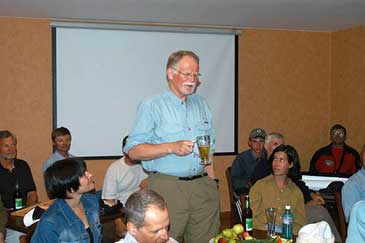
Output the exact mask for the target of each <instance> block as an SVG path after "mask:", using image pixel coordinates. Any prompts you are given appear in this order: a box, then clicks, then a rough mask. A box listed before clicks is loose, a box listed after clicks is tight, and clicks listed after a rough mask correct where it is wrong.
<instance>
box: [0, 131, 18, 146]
mask: <svg viewBox="0 0 365 243" xmlns="http://www.w3.org/2000/svg"><path fill="white" fill-rule="evenodd" d="M8 137H12V138H13V139H14V142H15V144H17V139H16V136H15V135H14V134H13V133H12V132H10V131H8V130H2V131H0V139H4V138H8Z"/></svg>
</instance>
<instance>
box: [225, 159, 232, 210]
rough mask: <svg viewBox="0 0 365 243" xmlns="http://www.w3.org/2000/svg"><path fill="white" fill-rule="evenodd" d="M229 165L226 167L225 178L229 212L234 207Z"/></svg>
mask: <svg viewBox="0 0 365 243" xmlns="http://www.w3.org/2000/svg"><path fill="white" fill-rule="evenodd" d="M231 168H232V167H231V166H229V167H228V168H227V169H226V178H227V184H228V192H229V202H230V204H231V212H233V210H234V208H233V205H234V200H233V187H232V181H231Z"/></svg>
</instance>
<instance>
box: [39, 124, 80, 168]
mask: <svg viewBox="0 0 365 243" xmlns="http://www.w3.org/2000/svg"><path fill="white" fill-rule="evenodd" d="M51 137H52V144H53V154H52V155H51V157H49V158H48V159H47V160H46V161H45V162H44V164H43V169H42V171H43V173H44V172H45V171H46V169H47V168H48V167H50V166H51V165H52V164H53V163H54V162H56V161H59V160H63V159H67V158H71V157H74V156H73V155H72V154H70V153H69V151H70V148H71V133H70V131H69V130H68V129H67V128H65V127H58V128H56V129H54V130H53V131H52V134H51Z"/></svg>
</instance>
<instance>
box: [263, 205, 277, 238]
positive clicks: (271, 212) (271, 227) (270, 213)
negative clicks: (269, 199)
mask: <svg viewBox="0 0 365 243" xmlns="http://www.w3.org/2000/svg"><path fill="white" fill-rule="evenodd" d="M276 212H277V211H276V208H267V209H266V210H265V214H266V220H267V236H269V237H274V236H275V220H276Z"/></svg>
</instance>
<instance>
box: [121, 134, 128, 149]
mask: <svg viewBox="0 0 365 243" xmlns="http://www.w3.org/2000/svg"><path fill="white" fill-rule="evenodd" d="M127 141H128V135H127V136H125V137H124V138H123V141H122V149H124V147H125V145H126V144H127Z"/></svg>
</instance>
